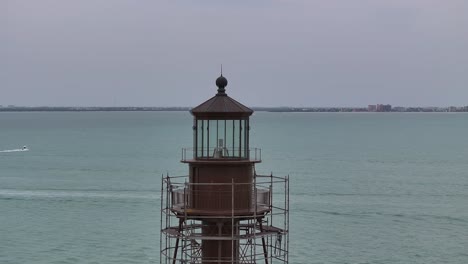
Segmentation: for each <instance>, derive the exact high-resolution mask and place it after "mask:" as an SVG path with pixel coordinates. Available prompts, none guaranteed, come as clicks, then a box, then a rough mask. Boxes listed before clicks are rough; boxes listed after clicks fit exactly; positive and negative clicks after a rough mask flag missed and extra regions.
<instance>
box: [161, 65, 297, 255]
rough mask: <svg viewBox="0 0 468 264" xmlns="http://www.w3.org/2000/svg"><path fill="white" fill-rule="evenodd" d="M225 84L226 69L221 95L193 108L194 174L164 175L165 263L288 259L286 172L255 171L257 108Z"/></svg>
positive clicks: (186, 158)
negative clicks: (253, 144)
mask: <svg viewBox="0 0 468 264" xmlns="http://www.w3.org/2000/svg"><path fill="white" fill-rule="evenodd" d="M227 84H228V81H227V79H226V78H225V77H224V76H223V75H222V74H221V76H220V77H219V78H217V79H216V86H217V87H218V90H217V93H216V95H215V96H213V97H212V98H210V99H209V100H207V101H206V102H204V103H202V104H200V105H199V106H197V107H195V108H193V109H192V110H191V113H192V115H193V117H194V120H193V148H190V149H187V148H186V149H182V156H181V162H183V163H186V164H188V167H189V174H188V175H187V176H169V175H166V176H163V178H162V185H161V186H162V187H161V188H162V189H161V239H160V245H161V263H174V264H175V263H203V264H205V263H249V264H251V263H266V264H268V263H288V247H289V239H288V238H289V237H288V229H289V181H288V177H278V176H274V175H273V174H270V175H258V174H257V173H256V170H255V164H257V163H259V162H261V150H260V149H257V148H251V147H250V138H249V131H250V116H251V115H252V113H253V111H252V110H251V109H250V108H248V107H246V106H244V105H243V104H241V103H239V102H237V101H236V100H234V99H232V98H231V97H229V96H228V95H227V93H226V86H227ZM274 192H275V193H277V194H278V196H276V195H275V197H273V193H274Z"/></svg>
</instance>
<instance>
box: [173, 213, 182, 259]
mask: <svg viewBox="0 0 468 264" xmlns="http://www.w3.org/2000/svg"><path fill="white" fill-rule="evenodd" d="M183 223H184V220H183V219H182V218H180V219H179V230H178V231H179V234H181V232H182V224H183ZM179 240H180V236H178V237H177V239H176V242H175V250H174V258H173V260H172V264H176V260H177V259H176V258H177V249H179Z"/></svg>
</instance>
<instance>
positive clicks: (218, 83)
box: [216, 75, 228, 88]
mask: <svg viewBox="0 0 468 264" xmlns="http://www.w3.org/2000/svg"><path fill="white" fill-rule="evenodd" d="M227 84H228V81H227V79H226V78H224V76H223V75H221V76H219V77H218V79H216V86H218V88H224V87H226V86H227Z"/></svg>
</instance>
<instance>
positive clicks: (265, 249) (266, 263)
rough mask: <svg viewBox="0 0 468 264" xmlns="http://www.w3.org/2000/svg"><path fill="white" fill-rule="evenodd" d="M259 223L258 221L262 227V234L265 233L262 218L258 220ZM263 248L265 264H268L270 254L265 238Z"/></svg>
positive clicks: (263, 238)
mask: <svg viewBox="0 0 468 264" xmlns="http://www.w3.org/2000/svg"><path fill="white" fill-rule="evenodd" d="M257 221H258V224H259V225H260V232H262V233H263V225H262V220H261V219H260V218H258V219H257ZM262 246H263V255H264V256H265V264H268V252H267V248H266V243H265V237H264V236H262Z"/></svg>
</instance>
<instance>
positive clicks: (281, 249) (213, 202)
mask: <svg viewBox="0 0 468 264" xmlns="http://www.w3.org/2000/svg"><path fill="white" fill-rule="evenodd" d="M187 180H188V176H176V177H169V176H165V177H164V176H163V177H162V189H161V208H162V210H161V226H162V231H161V240H160V243H161V244H160V245H161V260H160V261H161V263H164V264H170V263H249V264H250V263H267V264H268V263H288V248H289V235H288V230H289V179H288V177H277V176H273V175H269V176H264V175H256V174H255V175H254V182H253V183H235V182H232V183H205V184H197V183H189V182H188V181H187ZM200 186H203V187H207V188H210V189H212V190H213V191H212V192H209V193H207V192H206V191H205V190H200V191H198V190H197V187H200ZM246 187H247V189H246ZM217 190H218V191H217ZM246 190H251V191H252V192H251V193H252V195H253V197H251V203H250V204H249V208H248V210H245V206H244V205H242V204H236V197H237V196H239V195H241V196H245V195H246V193H247V192H246ZM273 191H275V192H277V194H278V197H277V196H275V197H273ZM207 195H208V196H210V197H209V199H205V198H208V197H204V196H207ZM201 197H202V198H203V201H204V202H203V203H204V204H203V207H208V208H211V209H213V208H218V209H219V210H222V211H217V212H216V213H207V212H206V211H205V210H203V211H202V210H199V209H198V208H200V206H196V205H194V203H195V202H196V200H197V199H199V198H201ZM226 198H227V199H226ZM226 202H230V203H231V205H227V204H226ZM229 207H230V208H231V210H230V212H226V210H224V209H225V208H229ZM207 219H213V220H216V221H217V223H218V224H217V227H218V228H217V230H211V231H212V232H209V233H207V232H203V230H204V229H207V228H208V229H210V228H211V227H210V226H208V225H204V222H206V221H207ZM220 219H221V220H220ZM219 223H222V224H219ZM207 241H211V242H215V243H221V244H222V246H224V247H227V249H226V248H224V249H223V248H222V247H218V250H219V257H215V258H212V259H207V258H203V257H202V256H203V254H202V243H203V242H205V243H206V242H207ZM226 251H228V252H230V253H231V257H229V258H226V259H223V257H222V256H224V255H225V254H224V253H226Z"/></svg>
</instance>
